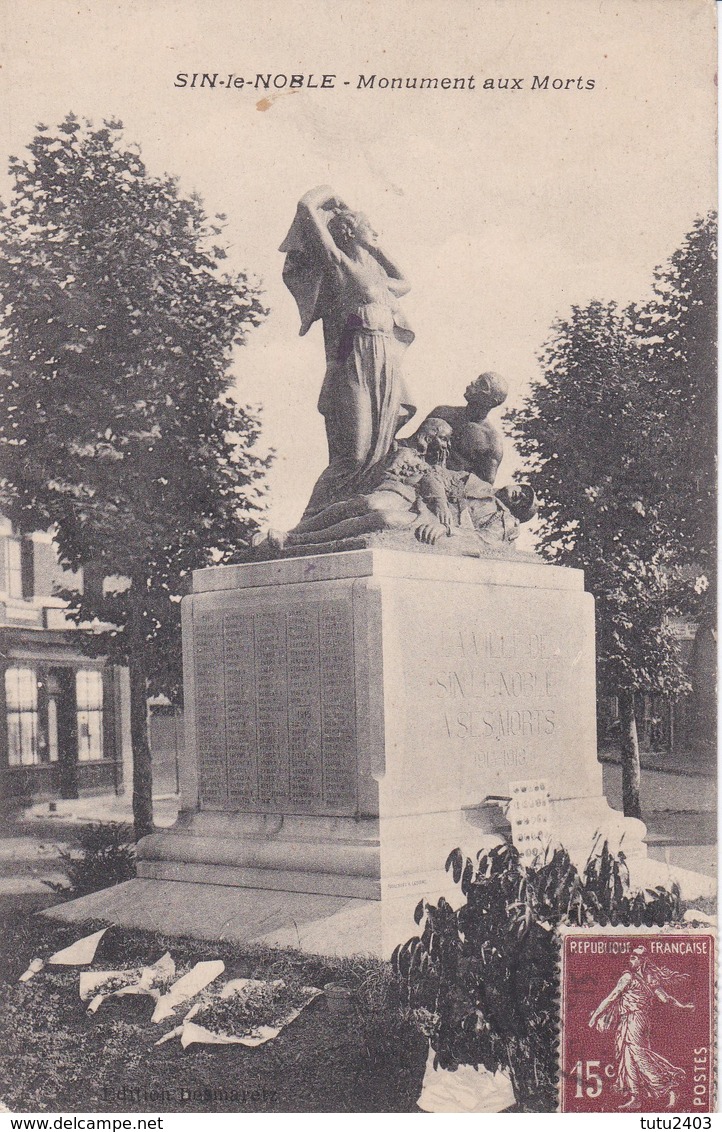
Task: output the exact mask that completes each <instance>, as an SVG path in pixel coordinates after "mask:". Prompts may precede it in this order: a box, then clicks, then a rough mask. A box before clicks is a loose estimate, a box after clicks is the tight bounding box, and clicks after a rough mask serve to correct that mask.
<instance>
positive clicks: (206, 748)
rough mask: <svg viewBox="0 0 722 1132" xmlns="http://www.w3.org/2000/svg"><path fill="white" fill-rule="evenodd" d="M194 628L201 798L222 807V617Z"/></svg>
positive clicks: (211, 617)
mask: <svg viewBox="0 0 722 1132" xmlns="http://www.w3.org/2000/svg"><path fill="white" fill-rule="evenodd" d="M194 628H195V646H194V651H195V657H194V661H195V687H196V743H197V750H198V759H199V771H200V794H201V800H202V801H203V802H205V803H207V804H208V805H211V806H218V805H224V804H225V803H227V801H228V784H227V777H226V723H225V688H224V683H223V620H222V617H221V616H220V614H208V615H206V616H204V617H203V618H198V620H197V621H196V623H195V627H194Z"/></svg>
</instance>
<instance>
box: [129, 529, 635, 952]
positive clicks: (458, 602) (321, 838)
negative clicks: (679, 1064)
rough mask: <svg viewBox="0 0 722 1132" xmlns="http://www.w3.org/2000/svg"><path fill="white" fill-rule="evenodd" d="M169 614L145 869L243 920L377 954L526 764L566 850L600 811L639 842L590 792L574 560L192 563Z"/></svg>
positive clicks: (583, 606) (444, 879) (149, 876)
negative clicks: (164, 787) (169, 709)
mask: <svg viewBox="0 0 722 1132" xmlns="http://www.w3.org/2000/svg"><path fill="white" fill-rule="evenodd" d="M183 617H184V621H183V639H184V668H185V683H186V688H185V701H186V707H185V712H186V728H185V731H186V751H185V758H184V764H183V772H182V783H181V789H182V813H181V816H180V818H179V821H178V823H177V825H176V826H175V827H174V828H173V829H172V830H169V831H167V832H164V833H159V834H156V835H153V836H152V837H149V838H146V839H145V840H144V841H143V842H141V845H140V847H139V848H140V862H139V875H140V877H141V878H144V882H145V881H154V882H156V883H158V882H162V884H163V892H164V893H165V895H164V897H163V899H164V900H170V901H171V903H172V902H173V899H174V897H175V898H176V899H177V900H179V901H180V904H181V905H187V903H188V902H190V903H191V904H193V902H194V892H195V893H196V894H197V897H198V899H199V900H200V901H201V903H202V906H203V907H204V908H209V907H211V908H212V907H216V908H219V909H220V908H222V916H223V925H224V930H225V928H227V926H228V924H232V925H233V930H232V932H231V933H230V934H234V935H235V936H236V937H237V938H247V939H255V940H258V939H263V941H264V942H279V943H285V944H291V945H296V946H303V947H308V948H309V949H313V950H316V951H320V952H326V953H329V954H334V953H336V954H338V953H352V952H354V951H372V952H375V953H376V954H379V955H384V956H387V955H389V954H390V952H391V951H392V949H393V947H394V946H395V945H396V944H397V943H399V942H402V941H403V940H405V939H406V938H408V937H409V936H410V935H411V934H413V930H414V922H413V909H414V907H415V905H416V903H417V902H418V900H419V899H420V898H421V897H422V896H424V897H427V898H429V899H431V900H436V899H437V897H438V896H439V895H440V894H442V893H443V894H445V895H447V896H448V895H450V891H449V890H450V879H449V877H448V875H447V874H446V873H445V871H444V863H445V861H446V858H447V856H448V853H449V852H450V850H452V849H453V848H455V847H456V846H457V845H460V846H462V848H464V849H465V850H468V851H469V852H476V850H478V848H480V847H481V846H482V845H483V844H485V843H488V840H489V839H490V838H492V839H493V838H494V837H498V836H499V834H500V833H502V832H503V829H504V824H505V823H504V818H503V812H504V799H506V798H508V797H509V795H510V784H511V783H514V782H518V781H520V780H532V779H544V780H545V782H546V783H547V786H548V788H549V791H550V794H551V817H552V831H553V836H554V837H555V839H556V840H558V841H560V842H562V843H563V844H565V845H566V846H567V848H568V849H569V850H570V852H572V854H573V855H574V856H575V857H576V858H577V860H578V861H580V863H583V860H584V859H585V858H586V856H587V854H588V852H589V850H590V849H591V845H592V840H593V836H594V834H595V832H596V831H597V830H600V831H603V833H604V835H605V836H607V837H611V839H612V840H613V841H616V842H617V843H618V841H619V838H620V837H621V836H622V835H623V834H624V833H625V832H626V843H625V848H626V849H627V852H628V853H630V852H631V854H632V855H633V854H634V853H635V852H636V853H638V854H639V853H641V852H642V851H643V846H642V845H641V836H643V834H644V827H643V826H642V824H641V823H640V822H625V821H624V819H623V818H621V815H618V814H615V813H614V812H613V811H611V810H610V809H609V807H608V806H607V804H606V802H605V800H604V798H603V795H602V783H601V768H600V767H599V764H598V763H597V759H596V721H595V681H594V610H593V600H592V598H591V596H590V595H588V594H586V593H585V592H584V589H583V578H582V574H581V572H579V571H576V570H569V569H561V568H557V567H553V566H548V565H544V564H543V563H541V562H539V563H536V562H529V561H515V560H514V559H468V558H451V557H442V556H437V555H434V554H410V553H406V552H403V551H394V550H387V549H381V550H379V549H368V550H356V551H349V552H346V553H339V554H327V555H318V556H307V557H303V558H297V559H284V560H279V561H273V562H258V563H253V564H249V565H239V566H226V567H219V568H215V569H209V570H203V571H200V572H198V573H197V574H196V575H195V578H194V592H193V594H192V596H190V597H188V598H186V599H184V603H183ZM507 828H508V827H507ZM209 885H212V886H214V889H213V890H214V892H215V894H216V897H217V900H216V903H215V905H214V904H213V901H211V900H210V899H209V895H208V891H207V886H209ZM174 886H176V887H174ZM201 886H202V887H201ZM178 915H179V916H180V918H181V919H182V914H181V913H180V912H179V913H178ZM191 915H192V908H188V916H191ZM219 915H220V913H219ZM217 918H218V917H214V930H217V928H218V925H217V924H216V923H215V920H216V919H217ZM266 929H267V930H266ZM187 930H189V931H190V930H191V928H190V925H189V927H188V929H187ZM226 934H229V933H228V932H227V931H226Z"/></svg>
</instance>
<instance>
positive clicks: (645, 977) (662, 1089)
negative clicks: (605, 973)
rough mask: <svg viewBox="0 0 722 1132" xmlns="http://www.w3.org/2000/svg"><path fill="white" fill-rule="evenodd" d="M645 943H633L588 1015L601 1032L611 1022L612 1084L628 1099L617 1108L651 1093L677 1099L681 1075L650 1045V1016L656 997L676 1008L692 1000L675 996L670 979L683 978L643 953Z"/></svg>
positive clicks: (637, 1103)
mask: <svg viewBox="0 0 722 1132" xmlns="http://www.w3.org/2000/svg"><path fill="white" fill-rule="evenodd" d="M645 952H646V948H644V947H635V949H634V952H633V954H632V955H631V956H630V959H629V970H628V971H625V972H624V974H623V975H622V977H621V978H620V980H619V982H618V983H617V985H616V987H615V988H614V990H613V991H612V992H611V994H608V995H607V997H606V998H605V999H604V1000H603V1001H602V1002H600V1004H599V1006H598V1007H597V1009H596V1010H595V1011H594V1012H593V1013H592V1015H591V1017H590V1019H589V1026H590V1028H591V1029H594V1028H596V1029H597V1030H600V1031H602V1032H604V1031H606V1030H610V1029H612V1028H614V1050H615V1055H616V1059H617V1074H616V1077H615V1080H614V1088H615V1089H616V1091H617V1092H619V1093H622V1094H623V1095H625V1096H627V1097H628V1098H629V1099H628V1100H627V1101H626V1102H625V1103H624V1104H622V1105H620V1106H619V1108H620V1110H622V1109H630V1110H639V1109H640V1108H641V1107H642V1105H643V1104H644V1103H645V1101H647V1099H651V1100H654V1101H658V1100H661V1099H664V1098H667V1099H668V1103H667V1107H668V1108H671V1107H672V1106H673V1105H674V1103H675V1095H674V1089H675V1087H676V1086H678V1085H679V1083H680V1082H681V1081H682V1080H683V1079H684V1077H685V1071H684V1069H678V1068H677V1067H676V1066H675V1065H672V1064H671V1063H670V1062H669V1061H667V1059H666V1058H665V1057H662V1055H661V1054H659V1053H655V1052H654V1050H653V1049H652V1048H651V1045H650V1022H651V1015H652V1009H653V1007H654V1004H655V1000H657V1001H659V1002H663V1003H667V1004H669V1005H670V1006H675V1007H677V1008H678V1009H679V1010H694V1003H691V1002H678V1001H677V999H676V998H674V997H673V996H672V995H671V994H670V993H669V990H668V987H669V985H670V983H672V982H673V981H674V980H677V979H684V978H686V977H687V976H686V975H680V974H678V973H677V972H676V971H671V970H669V969H668V968H666V967H660V966H658V965H657V964H656V963H653V962H652V960H651V959H648V958H647V957H646V955H645Z"/></svg>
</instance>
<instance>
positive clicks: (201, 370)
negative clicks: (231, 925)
mask: <svg viewBox="0 0 722 1132" xmlns="http://www.w3.org/2000/svg"><path fill="white" fill-rule="evenodd" d="M121 131H122V124H121V123H120V122H106V123H105V124H104V126H103V127H102V128H100V129H93V128H92V127H91V125H90V123H85V124H82V123H81V122H80V121H79V120H78V119H77V118H75V117H74V116H73V115H69V116H68V117H67V118H66V119H65V121H64V122H63V123H62V125H61V126H60V127H59V128H58V130H57V132H56V133H53V132H51V131H50V130H48V129H47V128H45V127H39V133H38V134H37V135H36V137H35V138H34V139H33V140H32V142H31V143H30V145H29V146H28V151H29V155H28V156H27V157H25V158H23V159H17V158H12V159H11V162H10V172H11V175H12V177H13V180H14V192H13V195H12V200H11V202H10V204H9V206H8V207H7V208H6V209H5V210H4V212H3V215H2V227H1V229H0V299H1V300H2V308H3V311H4V316H3V326H2V329H3V337H2V346H1V349H0V445H1V446H2V456H3V466H4V469H5V477H6V481H7V483H6V490H7V501H6V503H4V509H5V510H6V511H7V512H8V513H9V516H10V517H11V518H12V519H13V520H14V521H15V522H16V523H17V524H18V525H19V526H20V527H21V528H23V529H25V530H36V529H43V530H44V529H47V528H49V527H54V528H55V530H56V531H57V543H58V547H59V550H60V555H61V560H62V562H63V563H64V564H65V565H66V566H68V567H70V568H71V569H73V570H76V569H78V568H81V567H85V568H86V570H87V572H88V574H91V573H92V575H93V577H94V578H95V579H96V580H100V581H101V582H102V579H108V578H110V579H113V578H115V577H116V576H118V575H120V576H122V577H123V578H126V579H129V580H130V582H131V584H130V585H129V586H127V587H126V588H124V587H123V585H122V584H116V585H114V584H112V583H111V584H110V585H106V586H105V587H103V586H102V584H101V585H95V586H86V588H85V592H84V593H82V594H81V593H78V592H74V591H67V592H66V593H65V595H64V596H65V597H67V598H68V599H69V600H70V601H71V603H72V606H71V610H72V614H73V616H74V617H75V619H76V620H77V621H78V622H79V623H80V622H84V623H88V622H96V624H97V622H101V623H103V624H107V625H109V626H112V628H108V629H106V630H104V631H98V632H97V633H96V640H95V646H96V649H95V651H96V652H98V653H104V654H106V655H108V656H110V657H111V658H112V659H113V660H114V661H116V662H118V663H124V662H125V661H126V660H127V658H128V655H129V653H130V652H131V651H132V648H133V645H132V643H131V634H130V633H129V632H128V631H127V630H128V629H129V627H130V626H131V623H134V622H137V624H135V625H134V631H135V633H136V636H139V637H140V638H141V639H142V646H143V650H144V655H145V670H146V674H147V676H148V677H149V679H150V680H151V682H152V686H153V689H154V690H155V691H163V692H167V693H170V694H173V693H175V692H177V691H178V687H179V674H180V649H179V640H180V637H179V606H178V597H179V594H180V593H181V592H182V589H183V584H184V579H185V578H187V577H188V575H189V573H190V571H191V570H193V569H194V568H198V567H201V566H204V565H207V564H209V563H210V562H211V561H212V560H213V559H214V556H215V557H216V558H219V559H220V560H221V561H222V560H224V558H228V557H229V556H230V555H231V554H232V553H233V551H234V550H236V549H237V547H238V545H239V543H240V542H242V541H243V540H244V539H247V538H248V537H249V535H250V534H251V533H253V531H254V529H255V523H254V520H253V517H252V513H253V511H254V510H257V508H258V501H259V493H258V489H257V480H258V477H259V476H260V475H261V473H262V471H263V461H261V460H259V459H258V458H256V457H255V456H253V455H252V453H251V449H252V446H253V444H254V442H255V440H256V438H257V434H258V421H257V420H256V419H255V418H254V417H253V416H252V415H251V414H249V413H248V412H247V411H245V410H243V409H242V408H241V407H240V406H239V405H238V404H237V403H236V402H235V400H233V398H231V397H230V396H228V395H227V391H228V387H229V385H230V382H231V375H230V370H229V366H230V364H231V361H232V358H233V350H234V347H236V346H239V345H241V344H242V343H243V342H244V341H245V337H246V334H247V332H248V330H249V329H250V328H252V327H254V326H257V325H258V323H259V322H260V320H261V318H262V317H263V314H264V310H263V307H262V305H261V303H260V301H259V297H258V293H257V290H256V289H255V287H254V286H252V285H251V284H250V283H249V282H248V280H247V278H246V276H245V275H243V274H236V275H229V274H223V273H222V272H221V271H220V268H219V264H220V261H221V260H223V259H224V258H225V257H226V252H225V249H224V248H223V247H222V246H221V240H220V237H221V233H222V221H221V220H215V221H214V220H210V219H209V218H208V217H207V216H206V214H205V212H204V210H203V207H202V204H201V201H200V200H199V199H198V198H197V197H192V198H190V199H184V198H183V197H181V196H180V194H179V192H178V186H177V183H176V180H175V179H173V178H172V177H168V176H166V177H160V178H159V177H154V176H152V175H151V174H149V173H148V171H147V170H146V167H145V165H144V163H143V161H142V160H141V157H140V155H139V153H138V151H137V148H136V147H132V146H126V145H125V143H124V142H123V137H122V132H121ZM103 588H105V591H106V592H103ZM108 591H110V592H108Z"/></svg>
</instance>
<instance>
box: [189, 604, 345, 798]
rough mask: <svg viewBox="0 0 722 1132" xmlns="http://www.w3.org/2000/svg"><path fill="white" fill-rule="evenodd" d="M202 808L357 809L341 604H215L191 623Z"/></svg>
mask: <svg viewBox="0 0 722 1132" xmlns="http://www.w3.org/2000/svg"><path fill="white" fill-rule="evenodd" d="M194 629H195V645H194V667H195V698H196V739H197V745H198V756H199V764H200V790H201V800H202V802H203V804H204V805H206V806H210V807H212V808H217V809H218V808H219V809H226V808H227V809H235V810H244V809H245V810H250V811H260V812H264V811H272V812H285V813H336V814H338V813H353V812H354V810H355V805H356V763H357V759H356V720H355V688H354V667H353V623H352V614H351V609H350V607H349V606H348V605H347V604H346V603H345V602H324V603H318V604H315V605H309V604H304V605H299V606H298V607H292V608H286V609H270V610H263V611H262V612H257V613H255V614H253V613H248V614H246V613H243V612H239V611H233V612H225V613H224V612H219V611H213V612H210V613H207V614H205V615H201V616H199V617H198V618H197V619H196V621H195V623H194Z"/></svg>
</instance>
